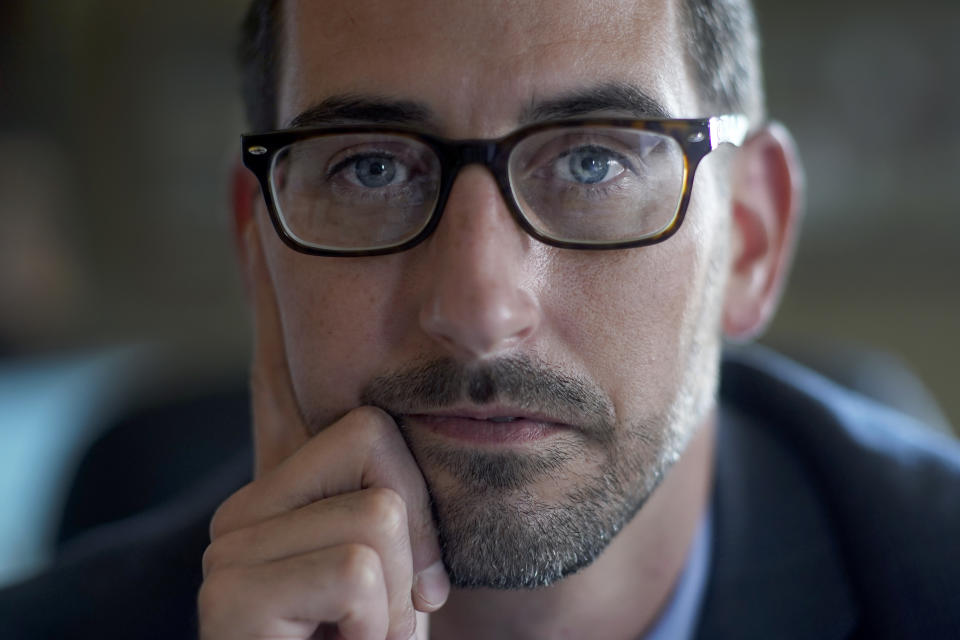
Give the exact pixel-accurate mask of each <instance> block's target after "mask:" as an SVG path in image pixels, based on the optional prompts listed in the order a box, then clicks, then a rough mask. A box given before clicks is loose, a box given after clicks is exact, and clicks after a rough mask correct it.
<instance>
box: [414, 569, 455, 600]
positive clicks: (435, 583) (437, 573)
mask: <svg viewBox="0 0 960 640" xmlns="http://www.w3.org/2000/svg"><path fill="white" fill-rule="evenodd" d="M413 588H414V590H415V591H416V592H417V595H418V596H420V599H421V600H423V601H424V602H425V603H426V604H428V605H430V606H431V607H433V608H435V609H436V608H439V607H441V606H442V605H443V603H444V602H446V601H447V596H448V595H449V594H450V578H448V577H447V570H446V569H444V568H443V563H442V562H440V561H439V560H438V561H437V562H435V563H433V564H432V565H430V566H429V567H427V568H426V569H424V570H423V571H421V572H420V573H418V574H417V580H416V583H415V584H414V585H413Z"/></svg>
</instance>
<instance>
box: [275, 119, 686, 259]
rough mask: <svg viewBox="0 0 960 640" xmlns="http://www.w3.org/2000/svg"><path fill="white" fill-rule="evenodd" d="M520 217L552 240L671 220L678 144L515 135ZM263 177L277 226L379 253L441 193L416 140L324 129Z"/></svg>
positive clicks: (437, 175) (410, 231) (437, 169)
mask: <svg viewBox="0 0 960 640" xmlns="http://www.w3.org/2000/svg"><path fill="white" fill-rule="evenodd" d="M508 171H509V178H510V185H511V189H512V190H513V192H514V196H515V198H516V201H517V204H518V205H519V208H520V210H521V211H522V212H523V215H524V217H525V218H526V219H527V220H528V221H529V223H530V224H531V225H532V226H533V227H534V228H536V229H537V230H538V231H539V232H540V233H541V234H543V235H545V236H549V237H551V238H554V239H556V240H562V241H568V242H583V243H598V244H602V243H614V242H624V241H630V240H637V239H640V238H644V237H648V236H651V235H654V234H656V233H658V232H660V231H662V230H663V229H665V228H666V227H667V226H669V225H670V223H671V222H672V220H673V218H674V216H675V215H676V212H677V209H678V207H679V202H680V198H681V195H682V192H683V182H684V158H683V150H682V149H681V147H680V145H679V144H678V143H677V142H676V141H675V140H674V139H673V138H671V137H669V136H665V135H661V134H658V133H655V132H649V131H643V130H636V129H629V128H618V127H569V128H556V129H548V130H544V131H540V132H538V133H535V134H533V135H531V136H528V137H526V138H524V139H523V140H521V141H520V142H519V143H518V144H517V145H516V146H515V147H514V148H513V151H512V153H511V155H510V158H509V162H508ZM270 179H271V182H272V187H273V192H274V197H275V199H276V205H277V210H278V213H279V214H280V219H281V222H282V224H283V225H284V226H285V227H286V230H287V232H288V233H289V234H290V235H291V236H293V237H294V238H295V239H296V240H298V241H300V242H301V243H303V244H306V245H310V246H314V247H319V248H327V249H376V248H383V247H389V246H393V245H398V244H401V243H403V242H405V241H407V240H409V239H411V238H413V237H414V236H416V235H417V234H418V233H420V232H421V231H422V230H423V228H424V227H425V226H426V225H427V224H428V222H429V220H430V217H431V215H432V214H433V212H434V209H435V207H436V203H437V199H438V197H439V192H440V182H441V165H440V160H439V158H438V157H437V155H436V153H435V152H434V151H433V149H432V148H431V147H429V146H428V145H426V144H425V143H423V142H420V141H419V140H417V139H416V138H413V137H408V136H403V135H395V134H382V133H378V134H367V133H363V134H361V133H351V134H332V135H321V136H316V137H313V138H309V139H306V140H301V141H298V142H296V143H294V144H291V145H290V146H288V147H286V148H284V149H282V150H281V151H280V152H279V153H277V155H276V156H275V159H274V162H273V165H272V167H271V172H270Z"/></svg>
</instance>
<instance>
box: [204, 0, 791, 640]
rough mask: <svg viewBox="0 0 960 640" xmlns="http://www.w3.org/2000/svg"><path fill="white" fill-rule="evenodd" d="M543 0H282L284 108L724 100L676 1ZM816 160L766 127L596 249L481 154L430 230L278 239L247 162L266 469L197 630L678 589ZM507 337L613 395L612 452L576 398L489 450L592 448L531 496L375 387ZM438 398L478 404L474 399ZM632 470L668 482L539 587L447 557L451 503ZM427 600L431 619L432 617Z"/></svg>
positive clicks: (487, 352)
mask: <svg viewBox="0 0 960 640" xmlns="http://www.w3.org/2000/svg"><path fill="white" fill-rule="evenodd" d="M548 8H549V10H547V7H546V6H540V4H539V3H535V2H530V3H522V4H521V3H514V2H502V3H500V2H483V3H478V2H467V1H462V2H461V1H450V0H434V1H426V2H417V3H406V2H402V3H401V2H392V1H388V0H379V1H373V0H370V1H361V2H349V3H347V2H323V3H316V2H307V1H303V2H295V1H290V2H288V3H286V4H285V6H284V15H285V30H284V31H285V34H284V39H283V42H284V52H285V54H284V56H283V59H282V73H281V82H280V87H279V88H280V92H279V93H280V96H279V105H278V106H279V112H280V120H281V124H285V123H286V122H289V121H290V120H291V119H293V118H294V117H295V116H297V115H298V114H299V113H301V112H302V111H303V110H305V109H307V108H309V107H311V106H313V105H315V104H316V103H318V102H320V101H322V100H324V99H326V98H328V97H330V96H338V95H345V94H350V95H365V96H370V95H372V96H387V97H389V98H394V99H402V100H415V101H418V102H420V103H423V104H424V105H426V106H428V107H429V109H430V110H431V111H432V112H433V113H434V114H435V121H434V122H433V123H432V124H431V125H430V127H431V128H430V129H429V130H430V131H431V132H433V133H437V134H440V135H443V136H447V137H451V138H477V137H497V136H500V135H503V134H505V133H508V132H510V131H512V130H513V129H515V128H516V127H517V126H518V125H519V118H520V115H521V113H522V112H523V110H524V108H525V107H527V106H528V105H529V104H531V103H532V102H534V101H536V100H542V99H549V98H551V97H555V96H557V95H561V94H563V93H565V92H569V91H574V90H579V89H582V88H585V87H590V86H594V85H595V84H596V83H597V82H598V81H599V82H628V83H630V84H633V85H635V86H637V87H640V88H642V90H643V91H645V92H646V93H647V94H649V95H650V96H652V97H654V98H655V99H656V100H657V101H659V102H660V103H661V104H662V105H663V106H664V107H665V108H666V109H667V111H668V112H670V113H671V114H673V115H676V116H678V117H694V116H702V115H706V114H707V112H706V111H705V110H704V108H703V107H702V106H701V105H700V104H699V102H698V97H697V93H696V91H695V88H694V86H693V84H692V82H691V80H690V75H689V73H688V72H687V68H686V63H685V60H684V58H683V53H682V47H681V39H680V38H681V35H680V31H679V28H678V16H677V15H676V8H675V7H674V5H673V3H671V2H669V1H668V0H650V1H645V2H635V1H634V2H626V1H624V2H617V1H613V0H610V1H604V2H597V1H595V0H594V1H591V2H585V1H580V0H563V1H562V2H551V3H549V7H548ZM601 114H602V115H618V114H617V113H616V112H613V113H608V112H600V113H598V115H601ZM798 175H799V174H798V171H797V169H796V165H795V163H794V162H793V159H792V152H791V146H790V143H789V137H788V136H787V135H786V133H785V132H784V131H782V130H781V129H778V128H773V129H769V128H768V129H762V130H758V131H757V132H756V133H755V134H754V135H753V136H752V137H751V139H750V141H749V142H748V143H747V144H746V145H745V146H744V148H743V149H741V150H739V151H737V152H733V151H726V150H725V151H721V152H716V153H714V154H713V155H711V156H710V157H709V158H708V159H707V160H706V161H705V162H704V164H703V165H702V167H701V169H700V172H699V173H698V176H697V183H696V187H695V190H694V197H693V201H692V203H691V207H690V209H689V211H688V214H687V219H686V221H685V223H684V226H683V227H682V228H681V230H680V231H679V232H678V233H677V235H676V236H674V237H673V238H671V239H670V240H668V241H667V242H664V243H662V244H658V245H655V246H652V247H647V248H642V249H634V250H625V251H611V252H578V251H570V250H562V249H556V248H552V247H548V246H546V245H543V244H540V243H538V242H537V241H535V240H533V239H532V238H530V237H528V236H527V235H526V234H525V233H524V232H523V231H522V230H521V229H520V228H519V227H518V226H517V225H516V223H515V222H514V221H513V219H512V218H511V217H510V215H509V213H508V211H507V209H506V206H505V204H504V203H503V201H502V199H501V196H500V194H499V192H498V190H497V188H496V186H495V184H494V181H493V179H492V176H490V175H489V173H487V172H486V171H485V170H483V169H482V168H479V167H476V166H472V167H468V168H466V169H465V170H464V171H463V172H462V173H461V174H460V176H459V178H458V180H457V182H456V184H455V185H454V187H453V191H452V193H451V195H450V199H449V201H448V203H447V206H446V209H445V211H444V215H443V219H442V221H441V223H440V225H439V227H438V228H437V230H436V231H435V232H434V234H433V235H432V236H431V237H430V238H428V239H427V240H426V241H425V242H424V243H422V244H421V245H419V246H417V247H415V248H414V249H412V250H409V251H407V252H404V253H401V254H394V255H387V256H378V257H370V258H350V259H342V258H318V257H311V256H306V255H302V254H298V253H296V252H294V251H292V250H290V249H289V248H287V247H286V246H285V245H283V244H282V243H281V241H280V240H279V238H278V237H277V235H276V234H275V233H274V231H273V229H272V228H271V227H270V225H269V221H268V220H267V217H266V215H265V210H264V207H263V205H262V201H261V200H259V199H258V198H259V195H258V194H257V193H256V189H255V187H253V183H252V181H250V179H249V177H246V176H244V175H243V174H241V173H238V174H237V188H236V189H235V193H236V194H237V197H236V202H235V209H236V210H237V218H238V220H239V221H240V222H241V224H240V225H239V233H240V238H241V246H242V255H243V260H244V262H245V265H246V274H247V282H248V287H249V289H250V291H251V299H252V303H253V306H254V311H255V316H256V321H257V322H256V324H257V339H256V349H255V354H256V355H255V361H254V366H253V375H252V387H253V393H254V421H255V437H256V454H257V460H256V465H257V469H256V480H255V481H254V482H253V483H252V484H251V485H249V486H247V487H245V488H244V489H242V490H241V491H239V492H238V493H237V494H235V495H234V496H232V497H231V498H230V499H229V500H228V501H227V502H226V503H224V505H223V506H222V507H221V509H220V510H219V511H218V513H217V515H216V516H215V518H214V521H213V523H212V525H211V537H212V544H211V546H210V548H209V549H208V552H207V555H206V557H205V559H204V573H205V582H204V586H203V588H202V589H201V592H200V598H199V605H200V619H201V634H202V636H203V637H205V638H220V637H237V636H241V635H243V636H244V637H263V638H267V637H271V638H276V637H284V638H286V637H297V638H308V637H311V634H313V633H314V630H315V629H317V628H318V625H323V626H321V627H320V629H321V634H326V635H329V636H330V637H333V634H334V630H336V632H337V633H339V634H341V635H342V636H343V637H347V638H383V637H390V638H408V637H410V636H411V634H412V633H413V632H414V626H416V633H417V637H420V638H425V637H427V633H428V629H429V631H430V633H431V635H430V637H435V638H443V637H452V638H470V637H477V638H483V637H504V638H525V637H572V638H573V637H593V638H630V637H636V636H637V635H639V634H640V633H642V632H643V630H644V629H646V628H647V627H648V626H649V624H650V623H651V622H652V621H653V620H654V618H655V616H656V614H657V612H658V610H659V609H660V607H661V606H662V605H663V603H664V602H665V600H666V599H667V597H668V596H669V593H670V589H671V588H672V586H673V584H674V583H675V581H676V577H677V575H678V573H679V571H680V570H681V568H682V564H683V560H684V558H685V554H686V550H687V547H688V545H689V542H690V540H691V538H692V534H693V530H694V528H695V527H696V524H697V522H698V520H699V518H700V516H701V514H702V511H703V507H704V505H705V503H706V499H707V495H708V491H709V479H710V470H711V455H712V446H713V444H712V441H713V415H714V392H715V388H716V382H717V360H718V357H719V345H720V336H721V333H722V331H723V330H725V331H726V332H727V333H728V334H729V335H732V336H734V337H746V336H749V335H750V334H752V333H753V332H755V331H757V330H758V329H759V328H760V327H761V326H762V325H763V324H764V323H765V322H766V320H767V319H768V317H769V316H770V314H771V313H772V311H773V308H774V307H775V301H776V297H777V293H778V291H779V287H780V282H781V280H782V277H783V272H784V270H785V268H786V265H787V263H788V261H789V260H788V259H789V253H790V246H791V239H792V228H793V226H792V221H793V219H794V217H795V212H796V210H797V202H798V198H797V193H798V184H799V179H798V177H797V176H798ZM251 207H252V208H253V210H252V212H251V210H250V209H251ZM244 221H249V222H246V223H245V222H244ZM511 357H526V358H530V359H535V360H536V361H537V362H539V363H541V366H543V367H546V368H548V369H549V370H550V371H554V372H557V373H559V374H562V375H565V376H568V377H572V378H576V379H578V380H582V381H584V382H585V383H586V384H588V385H589V387H590V388H591V389H593V390H595V391H596V392H597V394H598V395H599V397H601V398H602V399H603V400H604V402H605V403H606V404H605V407H607V409H608V413H609V415H610V418H611V425H612V431H611V435H610V438H611V439H612V440H611V441H610V442H612V444H613V446H606V447H604V446H602V444H601V442H599V441H596V440H591V438H590V437H589V436H588V435H587V434H586V431H585V430H583V429H578V424H577V422H576V420H575V419H571V420H570V422H571V424H569V425H567V426H568V427H569V428H566V429H563V430H561V431H560V432H559V433H558V434H554V435H551V436H550V437H548V438H545V439H543V440H542V441H535V442H532V443H524V444H519V445H510V446H508V447H504V446H502V445H493V446H492V448H493V449H496V451H493V453H501V454H502V453H507V454H509V455H511V456H513V457H514V458H515V459H517V460H520V461H523V460H534V459H536V458H537V456H539V455H541V454H543V448H544V447H546V446H548V445H557V444H559V445H564V446H568V447H572V448H573V449H574V450H575V451H576V452H577V455H576V456H572V457H570V458H569V459H567V460H565V461H564V462H563V464H562V465H561V466H560V467H559V468H557V469H553V470H552V472H551V473H550V474H541V475H539V476H536V477H534V478H532V479H530V481H529V482H525V483H523V486H522V488H520V489H515V490H504V491H499V492H495V493H484V492H483V491H478V490H477V487H470V486H469V485H468V484H467V483H465V480H464V478H463V477H462V476H460V475H458V473H457V471H456V468H454V470H453V471H451V469H450V467H449V465H448V466H447V467H445V466H444V465H443V464H441V463H440V458H439V457H438V456H437V455H436V454H435V453H431V451H435V450H436V449H437V448H438V447H439V448H440V449H442V450H445V451H447V452H448V453H450V452H453V453H454V454H456V455H460V456H461V459H469V458H470V456H474V455H485V454H490V453H491V446H490V445H470V444H465V443H463V442H451V441H449V440H445V439H444V438H443V437H439V436H436V435H435V434H432V433H431V432H430V430H429V429H427V428H425V427H424V425H423V423H422V421H421V422H420V423H418V422H417V420H416V419H412V420H410V421H409V422H410V424H409V425H408V428H407V429H405V430H404V432H403V433H402V434H401V432H400V430H399V429H398V428H397V425H396V424H395V423H394V421H393V420H392V419H391V418H390V417H389V416H388V415H387V414H385V413H383V412H381V411H379V410H377V409H372V408H370V407H363V404H364V400H365V395H364V394H365V391H368V390H369V388H370V385H371V383H372V382H373V381H375V380H377V379H378V378H382V377H383V376H389V375H391V374H393V373H395V372H398V371H405V370H408V369H410V368H411V367H414V366H416V365H418V364H421V363H423V362H431V361H438V360H445V361H449V362H453V363H456V364H458V365H461V366H462V367H463V368H464V370H472V369H476V368H477V367H482V366H483V365H484V364H489V363H491V362H496V361H502V360H503V359H504V358H511ZM508 404H509V403H508ZM447 409H449V410H452V411H454V412H457V411H459V412H461V413H463V412H468V411H478V410H482V407H481V406H480V405H479V404H478V403H476V402H473V401H471V400H470V399H469V398H463V399H461V400H459V401H457V402H455V403H454V404H453V405H452V406H451V407H447ZM511 409H513V410H514V411H515V410H516V409H515V407H507V408H506V409H503V411H502V412H506V413H508V414H509V413H510V410H511ZM581 426H582V425H581ZM610 442H608V443H607V445H610ZM618 465H619V467H622V480H623V484H622V486H620V487H618V489H617V492H618V493H619V494H623V495H611V496H610V497H611V498H622V500H625V501H626V502H627V503H629V504H631V505H632V506H633V507H634V508H635V507H639V506H640V504H641V503H644V500H645V498H646V497H647V494H648V493H649V492H650V490H651V489H652V488H653V487H654V486H655V485H656V483H657V482H660V484H659V486H658V488H657V489H656V490H655V491H653V493H652V494H650V496H649V500H646V502H645V504H643V507H642V509H641V510H640V511H639V513H638V514H637V515H636V517H633V518H632V520H629V522H628V523H627V524H626V525H625V526H624V527H623V529H622V531H620V532H619V534H618V535H617V536H616V537H615V538H614V539H613V542H612V543H611V544H610V545H609V546H608V547H606V550H605V551H604V552H603V554H602V555H600V556H599V558H597V559H596V560H595V561H594V562H593V563H592V564H590V565H589V566H588V567H587V568H585V569H583V570H581V571H580V572H579V573H576V574H575V575H573V576H571V577H568V578H566V579H564V580H561V581H559V582H557V583H555V584H553V585H552V586H549V587H546V588H541V589H537V590H532V591H496V590H492V589H473V590H462V589H453V590H452V591H450V588H449V583H448V582H447V576H446V574H445V572H444V570H443V565H441V564H439V563H438V561H439V560H440V558H441V557H444V558H445V559H446V560H447V562H448V566H451V562H456V559H457V557H456V552H455V550H454V551H453V552H451V550H450V549H447V552H446V554H445V555H443V554H442V552H441V548H440V544H439V543H438V537H437V535H438V534H437V523H436V522H435V521H434V517H433V516H434V515H436V516H437V517H438V518H439V520H440V522H439V524H440V530H441V532H442V531H443V530H444V527H452V528H453V529H454V530H457V527H458V526H459V527H460V530H463V529H465V528H467V527H466V524H465V522H466V521H463V520H460V521H458V520H457V516H456V513H455V512H456V511H457V507H460V508H461V509H460V510H461V511H466V512H469V513H484V509H487V510H488V511H489V512H490V513H491V514H497V513H500V514H502V517H503V518H509V517H511V516H510V515H509V514H510V507H511V506H513V507H516V506H517V505H521V506H522V505H529V504H530V502H529V500H531V499H535V501H536V504H538V505H547V506H555V507H562V508H567V507H569V503H570V500H569V498H570V496H572V495H575V494H576V491H577V490H578V489H580V488H583V487H584V486H586V485H589V484H590V483H591V482H592V481H593V480H595V479H596V478H598V477H601V476H602V473H603V471H604V470H605V469H609V468H619V467H618ZM661 475H662V478H661ZM661 480H662V482H661ZM431 500H432V502H433V508H434V509H435V511H433V512H432V511H431ZM524 500H528V502H524ZM627 511H628V512H624V513H623V514H622V515H624V516H629V515H631V514H632V510H629V509H628V510H627ZM515 516H516V514H514V517H515ZM493 517H494V515H491V516H490V517H489V518H486V519H487V520H490V519H491V518H493ZM475 525H476V523H474V524H473V525H470V526H475ZM454 539H455V538H454ZM451 554H453V555H451ZM624 566H629V567H630V568H631V569H630V571H626V572H625V571H623V570H622V569H623V567H624ZM455 577H456V576H455ZM444 603H446V604H445V605H444ZM441 606H442V608H441ZM414 610H417V611H419V612H420V613H419V614H417V615H416V620H415V615H414ZM427 612H436V613H433V614H432V615H431V616H430V619H429V620H428V619H427V616H426V615H425V613H427ZM326 635H322V637H326Z"/></svg>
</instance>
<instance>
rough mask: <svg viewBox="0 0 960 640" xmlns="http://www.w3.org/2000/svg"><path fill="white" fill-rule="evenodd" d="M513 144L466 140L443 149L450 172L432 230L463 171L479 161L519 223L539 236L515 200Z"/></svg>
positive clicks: (498, 141) (528, 231) (443, 180)
mask: <svg viewBox="0 0 960 640" xmlns="http://www.w3.org/2000/svg"><path fill="white" fill-rule="evenodd" d="M512 146H513V145H509V146H504V144H503V141H501V140H463V141H458V142H457V143H456V144H454V145H452V146H450V147H447V148H446V149H444V150H443V151H444V152H445V154H444V155H446V162H444V164H445V165H446V167H447V175H445V176H444V177H443V179H442V181H441V183H442V184H441V192H440V194H439V198H438V201H437V205H436V211H435V212H434V216H433V217H434V220H433V222H432V224H431V225H430V231H431V232H432V231H433V228H435V227H436V225H437V224H439V222H440V217H441V216H442V215H443V212H444V210H445V209H446V206H447V200H448V198H449V196H450V192H451V191H452V190H453V185H454V183H455V182H456V181H457V176H459V175H460V171H461V170H462V169H465V168H466V167H468V166H470V165H474V164H478V165H481V166H482V167H484V168H485V169H486V170H487V171H489V172H490V174H491V175H492V177H493V180H494V182H496V184H497V189H498V190H499V192H500V197H501V198H502V199H503V202H504V204H505V205H506V207H507V210H508V211H509V212H510V215H511V216H512V217H513V218H514V220H515V221H516V222H517V224H518V225H519V226H520V227H521V228H522V229H523V230H524V231H526V232H527V233H528V234H531V235H533V236H534V237H538V235H539V234H537V232H536V230H534V229H533V227H532V226H531V225H530V223H529V222H528V221H527V220H526V218H524V216H523V214H522V213H521V212H520V211H519V210H518V207H517V204H516V202H515V201H514V196H513V191H512V187H511V186H510V180H509V177H508V175H507V166H506V165H507V158H508V156H509V155H510V149H511V148H512Z"/></svg>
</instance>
